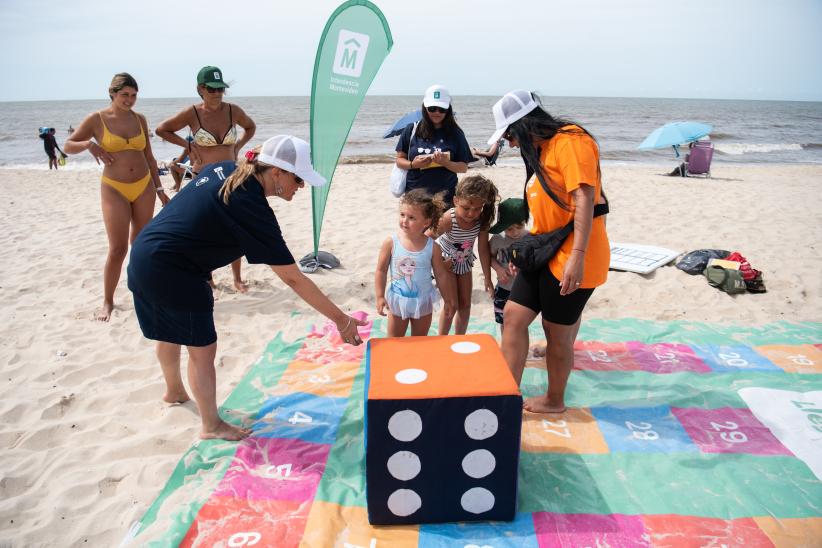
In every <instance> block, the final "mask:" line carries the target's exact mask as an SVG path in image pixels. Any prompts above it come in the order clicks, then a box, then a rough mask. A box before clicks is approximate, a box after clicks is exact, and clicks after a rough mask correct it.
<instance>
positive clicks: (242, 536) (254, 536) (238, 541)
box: [228, 532, 263, 546]
mask: <svg viewBox="0 0 822 548" xmlns="http://www.w3.org/2000/svg"><path fill="white" fill-rule="evenodd" d="M262 538H263V536H262V535H261V534H260V533H255V532H249V533H234V534H233V535H231V536H230V537H228V545H229V546H254V545H255V544H257V543H258V542H260V539H262Z"/></svg>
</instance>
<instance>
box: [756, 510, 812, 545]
mask: <svg viewBox="0 0 822 548" xmlns="http://www.w3.org/2000/svg"><path fill="white" fill-rule="evenodd" d="M753 519H754V521H755V522H756V524H757V525H758V526H759V528H760V529H762V531H764V532H765V534H766V535H768V538H770V539H771V542H773V543H774V545H775V546H792V547H794V548H812V547H813V548H817V547H818V546H820V544H822V518H780V519H776V518H772V517H771V516H765V517H755V518H753Z"/></svg>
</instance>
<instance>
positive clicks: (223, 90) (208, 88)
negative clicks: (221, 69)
mask: <svg viewBox="0 0 822 548" xmlns="http://www.w3.org/2000/svg"><path fill="white" fill-rule="evenodd" d="M205 88H206V91H207V92H209V93H225V88H210V87H208V86H205Z"/></svg>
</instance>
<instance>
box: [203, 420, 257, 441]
mask: <svg viewBox="0 0 822 548" xmlns="http://www.w3.org/2000/svg"><path fill="white" fill-rule="evenodd" d="M249 434H251V429H250V428H237V427H236V426H232V425H230V424H228V423H227V422H225V421H220V424H218V425H217V427H216V428H215V429H214V430H211V431H208V432H207V431H205V430H203V431H202V432H200V439H201V440H226V441H239V440H241V439H243V438H246V437H248V435H249Z"/></svg>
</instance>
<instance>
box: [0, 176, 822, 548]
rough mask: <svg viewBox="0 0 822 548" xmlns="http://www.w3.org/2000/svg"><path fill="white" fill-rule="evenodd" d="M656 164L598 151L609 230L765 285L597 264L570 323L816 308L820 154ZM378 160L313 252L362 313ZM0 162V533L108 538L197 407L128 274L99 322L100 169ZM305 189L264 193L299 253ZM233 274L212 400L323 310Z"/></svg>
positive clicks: (97, 541)
mask: <svg viewBox="0 0 822 548" xmlns="http://www.w3.org/2000/svg"><path fill="white" fill-rule="evenodd" d="M477 171H479V172H481V173H483V174H484V175H486V176H488V177H490V178H492V180H494V181H495V182H496V183H497V185H498V187H499V188H500V191H501V194H502V196H503V197H511V196H520V195H521V188H522V183H523V178H524V168H522V167H508V166H502V167H494V168H482V169H478V170H477ZM663 171H664V168H662V167H658V166H656V167H655V166H647V165H646V166H639V165H634V166H626V165H605V166H603V181H604V185H605V189H606V192H607V193H608V196H609V199H610V202H611V214H610V215H609V217H608V233H609V237H610V239H611V241H612V242H631V243H639V244H647V245H656V246H662V247H666V248H670V249H673V250H677V251H680V252H683V253H684V252H686V251H691V250H694V249H700V248H722V249H727V250H730V251H739V252H741V253H742V254H743V255H744V256H746V257H747V258H748V260H749V261H750V262H751V264H752V265H753V267H754V268H757V269H759V270H762V271H763V273H764V281H765V284H766V286H767V288H768V292H767V293H765V294H757V295H754V294H742V295H738V296H733V297H731V296H728V295H726V294H724V293H721V292H719V291H717V290H715V289H713V288H711V287H709V286H708V284H707V282H706V281H705V279H704V277H702V276H689V275H687V274H685V273H684V272H682V271H680V270H678V269H676V268H674V267H673V266H672V265H669V266H666V267H663V268H660V269H659V270H657V271H656V272H654V273H652V274H650V275H647V276H640V275H637V274H631V273H625V272H611V273H610V274H609V280H608V283H607V284H606V285H605V286H603V287H602V288H600V289H599V290H597V291H596V292H595V293H594V295H593V297H592V299H591V301H590V303H589V305H588V307H587V309H586V312H585V315H584V318H583V320H584V319H586V318H588V319H590V318H640V319H645V320H659V321H667V320H693V321H705V322H718V323H723V324H729V323H745V324H764V323H768V322H773V321H778V320H788V321H797V322H799V321H821V320H822V299H820V290H822V274H820V272H822V250H820V242H822V210H820V208H819V205H818V203H819V199H818V190H819V188H818V187H819V185H820V183H822V166H809V165H804V166H802V165H792V166H779V165H768V166H758V167H739V166H733V167H726V166H724V165H721V164H719V165H715V166H714V177H713V179H708V180H705V179H690V178H689V179H682V178H678V177H664V176H661V175H660V174H661V173H662V172H663ZM389 172H390V166H389V165H387V164H364V165H344V166H341V167H340V168H339V169H338V170H337V173H336V175H335V178H334V182H333V185H334V186H333V187H332V190H331V195H330V198H329V201H328V206H327V209H326V215H325V222H324V226H323V234H322V244H321V249H324V250H328V251H331V252H333V253H334V254H336V255H337V256H338V257H339V258H340V259H341V261H342V263H343V268H340V269H337V270H333V271H322V272H319V273H317V274H316V275H313V279H314V280H315V281H316V283H317V284H318V285H319V286H320V288H321V289H323V290H324V291H325V292H326V293H327V294H328V295H329V296H330V297H331V299H332V300H333V301H334V302H335V303H337V304H338V305H339V306H340V307H341V308H343V309H344V310H346V311H354V310H364V311H367V312H369V313H374V289H373V271H374V266H375V263H376V258H377V252H378V248H379V244H380V242H381V241H382V240H383V239H384V238H385V237H386V236H388V235H389V234H391V233H392V232H393V230H394V227H395V224H396V200H395V199H393V198H392V197H391V195H390V194H389V192H388V176H389ZM2 174H3V179H4V182H3V184H4V188H5V192H4V196H3V199H2V206H0V207H2V215H0V227H2V230H0V248H2V250H3V256H4V259H3V261H2V265H0V291H1V292H2V303H3V304H2V306H1V307H0V363H2V367H3V369H2V373H3V374H2V377H0V381H2V384H0V386H1V387H2V389H1V390H2V392H0V394H2V396H1V397H0V418H2V421H0V422H1V423H2V425H1V426H0V451H1V452H2V461H1V462H2V470H1V471H0V546H82V545H85V546H91V545H94V546H116V545H118V544H119V543H120V541H121V540H122V538H123V537H124V536H125V534H126V532H127V531H128V528H129V526H130V525H131V524H132V523H133V522H134V521H135V520H137V519H139V518H140V516H141V515H142V514H143V513H144V512H145V510H146V509H147V507H148V506H149V505H150V504H151V502H152V501H153V500H154V498H155V497H156V496H157V494H158V493H159V492H160V489H161V488H162V487H163V485H164V484H165V482H166V480H167V479H168V477H169V476H170V474H171V472H172V470H173V468H174V466H175V464H176V463H177V461H178V460H179V458H180V456H181V455H182V454H183V452H184V451H185V450H186V449H187V448H188V447H189V446H190V445H191V444H192V442H194V441H195V440H196V439H197V434H198V431H199V426H200V421H199V418H198V416H197V411H196V407H195V406H194V405H193V403H188V404H185V405H182V406H169V405H167V404H165V403H163V402H162V401H161V397H162V395H163V390H164V383H163V380H162V376H161V372H160V368H159V365H158V364H157V362H156V359H155V357H154V353H153V343H152V342H150V341H147V340H145V339H143V338H142V336H141V334H140V330H139V327H138V325H137V320H136V317H135V314H134V308H133V304H132V300H131V294H130V293H129V291H128V289H127V288H126V280H125V272H124V274H123V277H122V278H121V280H120V286H119V287H118V290H117V293H116V295H115V297H116V307H115V311H114V315H113V318H112V320H111V322H110V323H100V322H96V321H94V320H93V314H94V312H95V310H96V308H97V307H98V306H99V305H100V302H101V300H102V267H103V262H104V260H105V254H106V247H107V242H106V237H105V233H104V228H103V223H102V219H101V215H100V203H99V202H100V200H99V176H98V173H97V172H96V171H94V170H87V171H82V170H79V171H71V170H61V171H59V172H57V173H54V172H48V171H43V170H14V169H5V170H3V171H2ZM163 182H164V185H165V186H166V188H170V187H171V186H172V181H171V179H170V178H169V177H164V181H163ZM309 194H310V192H309V191H307V190H303V191H301V192H300V193H298V195H297V197H296V198H295V200H294V202H293V203H291V204H286V203H285V202H282V201H280V200H271V202H270V203H271V205H272V207H273V208H274V210H275V213H276V214H277V217H278V219H279V221H280V225H281V227H282V229H283V232H284V235H285V238H286V241H287V242H288V244H289V247H290V248H291V250H292V252H293V254H294V255H295V256H296V257H297V258H299V257H301V256H302V255H304V254H305V253H307V252H309V251H310V249H311V242H312V226H311V200H310V195H309ZM158 210H159V204H158ZM243 272H244V276H245V278H246V279H247V281H248V283H249V285H250V291H249V292H248V293H247V294H239V293H237V292H236V291H235V290H234V289H233V286H232V284H231V273H230V270H229V269H228V268H225V269H222V270H220V271H218V272H217V273H216V274H215V278H216V282H217V285H218V289H217V291H216V292H215V298H216V304H215V319H216V324H217V332H218V337H219V343H218V344H219V346H218V357H217V364H218V367H217V379H218V395H217V399H218V402H222V401H223V400H224V399H225V397H226V396H227V395H228V394H229V393H230V391H231V390H232V388H233V387H234V386H236V384H237V383H238V382H239V380H240V379H241V378H242V377H243V375H244V373H245V372H246V370H247V368H248V367H249V366H250V364H252V363H253V362H254V361H255V360H256V359H257V357H258V356H259V354H260V353H261V352H262V350H263V348H264V346H265V344H266V343H267V342H268V341H269V340H270V339H271V338H272V337H274V335H275V334H276V333H277V332H278V331H282V332H284V334H285V336H286V338H289V339H294V338H296V337H299V336H301V335H302V334H304V333H305V330H306V327H307V325H308V323H309V322H316V321H320V320H321V317H320V316H319V315H318V314H316V313H315V312H314V311H313V310H311V309H310V308H309V307H308V306H307V305H305V304H304V303H302V301H299V299H298V298H296V296H295V295H294V294H293V293H292V292H291V291H290V290H289V289H287V288H286V287H285V285H284V284H282V283H281V282H280V281H279V280H278V279H277V278H276V277H275V276H274V274H273V273H272V272H271V271H270V269H268V268H267V267H265V266H261V265H254V266H248V265H244V268H243ZM474 276H475V279H474V280H475V281H474V286H475V290H474V295H473V306H474V308H473V312H472V316H473V317H475V318H480V319H483V320H489V321H490V320H492V317H493V313H492V307H491V303H490V300H489V298H488V297H487V296H486V295H485V294H483V293H482V291H480V290H479V289H477V288H481V287H482V284H481V281H480V274H479V269H475V274H474ZM294 311H297V312H299V313H300V314H301V316H299V317H298V321H295V320H294V319H293V318H292V313H293V312H294ZM571 382H572V383H573V378H572V379H571Z"/></svg>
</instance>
